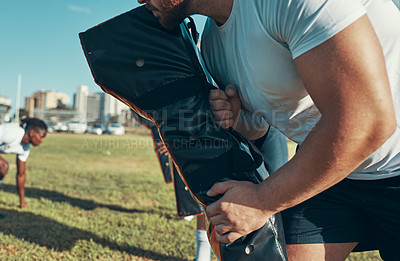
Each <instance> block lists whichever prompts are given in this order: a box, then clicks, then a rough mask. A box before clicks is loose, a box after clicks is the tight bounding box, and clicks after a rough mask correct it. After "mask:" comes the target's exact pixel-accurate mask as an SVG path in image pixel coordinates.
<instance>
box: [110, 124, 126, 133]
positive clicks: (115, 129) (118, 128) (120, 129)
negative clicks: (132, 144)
mask: <svg viewBox="0 0 400 261" xmlns="http://www.w3.org/2000/svg"><path fill="white" fill-rule="evenodd" d="M107 133H109V134H113V135H124V134H125V128H124V126H122V124H120V123H111V124H110V125H108V127H107Z"/></svg>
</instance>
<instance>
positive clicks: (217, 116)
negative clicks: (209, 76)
mask: <svg viewBox="0 0 400 261" xmlns="http://www.w3.org/2000/svg"><path fill="white" fill-rule="evenodd" d="M209 101H210V108H211V110H212V112H213V115H214V121H215V123H216V124H218V125H219V126H220V127H222V128H224V129H227V128H230V127H232V126H233V123H234V119H233V116H234V115H233V112H232V106H231V103H230V102H229V101H228V96H227V95H226V94H225V92H224V91H222V90H213V91H211V92H210V96H209Z"/></svg>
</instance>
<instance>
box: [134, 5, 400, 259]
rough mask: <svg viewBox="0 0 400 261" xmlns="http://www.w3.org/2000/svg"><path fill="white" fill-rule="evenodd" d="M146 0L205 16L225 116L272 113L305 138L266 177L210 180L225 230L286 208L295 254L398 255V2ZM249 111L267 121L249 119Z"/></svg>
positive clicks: (271, 118)
mask: <svg viewBox="0 0 400 261" xmlns="http://www.w3.org/2000/svg"><path fill="white" fill-rule="evenodd" d="M139 3H146V4H147V7H148V8H149V9H150V10H151V11H152V12H153V14H154V15H155V16H156V17H158V18H159V21H160V23H161V24H162V25H163V26H165V27H167V28H173V27H175V26H177V25H178V24H179V23H180V22H181V21H182V19H183V18H184V17H186V16H188V15H191V14H197V13H198V14H203V15H207V16H209V19H208V22H207V25H206V27H205V31H204V33H203V38H202V52H203V56H204V58H205V61H206V64H207V67H208V69H209V71H210V72H211V73H212V74H213V76H214V78H216V79H217V80H218V81H219V82H221V83H222V84H224V85H227V87H226V89H225V92H224V91H221V90H217V91H213V92H212V93H211V94H210V104H211V108H212V110H213V113H214V117H215V121H216V122H217V123H219V124H220V125H221V126H222V127H225V128H228V127H234V128H235V129H237V130H239V131H240V132H241V133H242V134H244V135H245V136H246V137H252V138H254V133H256V132H262V131H260V129H263V128H268V124H269V125H271V126H274V127H276V128H277V129H278V130H280V131H281V132H282V133H284V134H285V135H286V136H287V137H288V138H290V139H292V140H293V141H295V142H297V143H298V144H299V145H300V148H299V150H298V151H297V153H296V155H295V156H294V157H293V159H292V160H290V161H289V162H288V163H287V164H285V165H284V166H283V167H282V168H280V169H279V170H277V171H276V172H275V174H274V175H271V176H270V177H269V178H268V179H266V180H265V181H264V182H263V183H262V184H260V185H255V184H252V183H248V182H237V181H228V182H223V183H218V184H216V185H215V186H214V187H213V188H212V189H211V190H210V191H209V194H208V195H209V196H217V195H218V194H224V196H223V197H222V198H221V199H220V200H219V201H217V202H216V203H214V204H211V205H210V206H209V207H208V208H207V209H206V211H207V214H208V215H209V216H210V217H211V218H210V222H211V223H212V224H213V225H214V226H215V231H216V232H217V233H218V234H219V235H218V239H219V240H220V241H221V242H223V243H229V242H232V241H234V240H236V239H238V238H240V237H242V236H243V235H246V234H248V233H250V232H252V231H254V230H256V229H258V228H260V227H261V226H263V225H264V223H265V221H266V220H267V219H268V217H270V216H271V215H273V214H274V213H277V212H281V211H283V212H282V216H283V219H284V226H285V235H286V239H287V242H288V246H287V251H288V256H289V259H291V260H311V259H315V260H344V259H345V258H346V257H347V256H348V254H349V253H350V252H351V251H352V250H353V249H354V248H355V247H357V248H358V250H367V249H379V250H380V253H381V256H382V257H383V258H384V259H385V260H396V258H397V253H396V251H397V248H396V246H399V245H400V128H399V122H400V107H399V106H400V88H399V84H400V27H399V26H398V25H399V24H400V12H399V10H398V9H397V8H396V6H395V5H394V4H393V2H392V1H389V0H351V1H349V0H324V1H318V0H299V1H291V0H220V1H211V0H175V1H173V0H139ZM228 84H233V85H228ZM235 86H236V87H237V89H236V87H235ZM254 115H256V116H254ZM250 116H251V117H256V118H258V120H257V122H258V123H259V124H258V125H257V126H252V127H250V128H246V124H243V123H244V122H247V123H248V122H254V121H248V118H249V117H250ZM346 177H347V178H346ZM358 243H359V244H358Z"/></svg>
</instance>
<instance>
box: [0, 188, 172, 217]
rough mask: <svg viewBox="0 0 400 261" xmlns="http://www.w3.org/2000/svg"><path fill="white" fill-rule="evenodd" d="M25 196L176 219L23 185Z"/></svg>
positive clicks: (87, 207) (14, 189)
mask: <svg viewBox="0 0 400 261" xmlns="http://www.w3.org/2000/svg"><path fill="white" fill-rule="evenodd" d="M0 190H3V191H5V192H8V193H16V191H17V189H16V187H15V186H14V185H8V184H2V185H1V186H0ZM25 197H28V198H36V199H40V198H46V199H48V200H51V201H53V202H59V203H62V202H65V203H68V204H70V205H71V206H74V207H78V208H81V209H84V210H93V209H95V208H108V209H110V210H113V211H120V212H125V213H149V214H157V215H160V216H163V217H165V218H167V219H177V215H176V214H175V215H173V214H168V213H166V212H164V211H157V210H155V209H149V210H142V209H134V208H133V209H128V208H124V207H121V206H118V205H112V204H102V203H97V202H95V201H93V200H88V199H80V198H74V197H70V196H67V195H64V194H63V193H60V192H57V191H51V190H45V189H38V188H29V187H25Z"/></svg>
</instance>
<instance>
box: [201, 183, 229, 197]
mask: <svg viewBox="0 0 400 261" xmlns="http://www.w3.org/2000/svg"><path fill="white" fill-rule="evenodd" d="M234 183H235V181H233V180H230V181H225V182H219V183H215V184H214V185H213V186H212V187H211V189H210V190H209V191H207V196H209V197H215V196H218V195H219V194H225V192H226V191H227V190H228V189H229V188H231V187H232V185H233V184H234Z"/></svg>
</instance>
